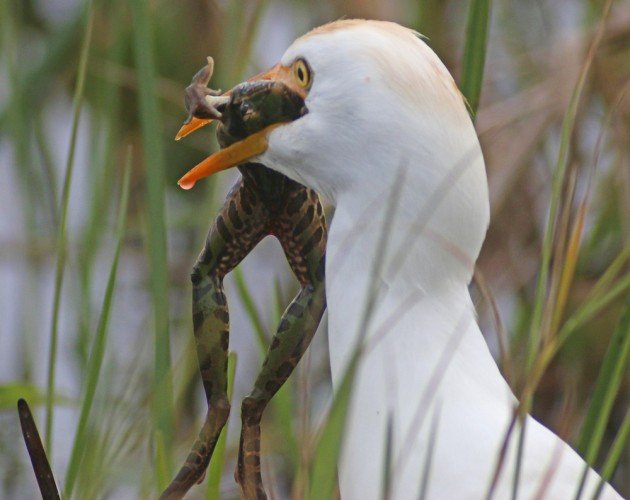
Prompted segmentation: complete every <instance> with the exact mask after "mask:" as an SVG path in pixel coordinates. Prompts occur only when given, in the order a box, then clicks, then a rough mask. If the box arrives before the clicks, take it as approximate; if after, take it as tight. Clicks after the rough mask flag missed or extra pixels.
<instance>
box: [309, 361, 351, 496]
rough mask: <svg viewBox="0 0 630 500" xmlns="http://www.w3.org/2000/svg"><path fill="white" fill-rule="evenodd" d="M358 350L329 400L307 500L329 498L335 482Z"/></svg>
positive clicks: (315, 455) (332, 492)
mask: <svg viewBox="0 0 630 500" xmlns="http://www.w3.org/2000/svg"><path fill="white" fill-rule="evenodd" d="M360 353H361V349H355V352H354V355H353V356H352V359H351V360H350V363H349V365H348V368H347V370H346V372H345V374H344V376H343V379H342V381H341V384H340V386H339V389H338V391H337V393H336V394H335V397H334V399H333V403H332V407H331V409H330V414H329V416H328V420H327V422H326V425H325V426H324V429H323V431H322V434H321V436H320V438H319V442H318V443H317V448H316V450H315V454H314V459H313V472H312V473H311V489H310V491H309V495H308V499H309V500H321V499H329V498H333V494H334V491H335V486H336V484H337V462H338V460H339V454H340V453H341V445H342V443H343V435H344V429H345V426H346V421H347V418H346V417H347V415H348V409H349V406H350V397H351V396H352V386H353V383H354V377H355V374H356V371H357V366H358V363H359V358H360Z"/></svg>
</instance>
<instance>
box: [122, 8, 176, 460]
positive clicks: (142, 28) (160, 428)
mask: <svg viewBox="0 0 630 500" xmlns="http://www.w3.org/2000/svg"><path fill="white" fill-rule="evenodd" d="M131 8H132V13H133V26H134V30H133V38H134V45H135V50H134V52H135V54H134V55H135V62H136V68H137V70H138V80H139V84H138V99H139V103H140V125H141V129H142V145H143V155H144V165H145V175H146V183H147V186H146V187H147V202H148V212H149V213H148V218H147V224H148V228H147V231H148V243H147V247H148V251H149V265H150V272H151V292H152V296H153V297H152V298H153V320H154V329H155V368H154V380H153V398H154V402H153V405H154V407H153V410H154V424H155V431H156V432H158V433H159V434H160V435H161V436H162V439H163V440H164V441H163V442H164V451H165V454H166V459H167V466H168V468H169V470H170V468H171V463H170V461H171V448H172V434H173V423H174V418H173V389H172V381H171V372H170V364H171V361H170V345H169V315H168V273H167V271H168V269H167V265H168V262H167V255H166V224H165V216H164V152H163V150H162V143H161V139H160V128H159V127H160V124H161V123H162V118H161V113H160V109H159V105H158V100H157V97H156V92H155V78H156V69H155V58H154V53H153V33H152V24H151V16H150V13H149V8H148V5H147V1H146V0H133V1H132V2H131Z"/></svg>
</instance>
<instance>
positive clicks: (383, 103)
mask: <svg viewBox="0 0 630 500" xmlns="http://www.w3.org/2000/svg"><path fill="white" fill-rule="evenodd" d="M298 59H303V60H304V61H305V62H306V64H308V66H309V67H310V69H311V73H312V85H311V87H310V89H309V90H308V93H307V95H306V101H305V102H306V106H307V108H308V113H307V114H306V115H305V116H303V117H301V118H299V119H297V120H295V121H293V122H290V123H287V124H283V125H281V126H276V127H275V128H273V129H270V132H269V135H268V144H267V142H266V139H264V140H258V139H257V141H258V142H256V143H255V144H256V147H257V148H261V149H259V150H257V151H263V150H264V149H265V148H266V150H265V151H264V152H263V153H262V154H260V155H259V156H258V157H257V158H258V160H259V161H261V162H262V163H264V164H265V165H267V166H268V167H270V168H273V169H275V170H278V171H279V172H282V173H283V174H285V175H287V176H289V177H291V178H293V179H295V180H297V181H299V182H301V183H303V184H306V185H307V186H310V187H312V188H314V189H316V190H317V191H319V193H320V194H322V195H324V196H325V197H326V198H328V200H329V201H330V202H331V203H332V204H333V205H334V206H335V214H334V218H333V220H332V224H331V227H330V234H329V237H328V247H327V263H326V290H327V297H328V311H329V343H330V358H331V369H332V376H333V384H334V385H335V386H338V384H339V383H340V381H341V377H342V376H343V374H344V372H345V369H346V367H347V364H348V361H349V359H350V357H351V355H352V353H353V351H354V349H355V347H356V346H357V344H358V342H359V341H360V340H361V341H363V342H364V347H365V353H364V355H363V356H362V358H361V362H360V367H359V370H358V372H357V377H356V380H355V386H354V390H353V395H352V403H351V409H350V414H349V420H348V424H347V429H346V433H345V441H344V443H343V456H342V460H341V464H340V487H341V496H342V498H343V499H344V500H355V499H356V500H371V499H375V500H376V499H380V498H381V497H382V484H381V482H382V479H383V477H384V474H383V467H384V464H385V455H386V449H385V448H386V447H385V444H386V431H387V423H388V421H389V420H390V419H391V424H392V426H391V429H392V433H393V455H392V456H393V465H394V468H393V478H392V488H393V491H392V492H391V493H392V494H391V498H394V499H400V500H406V499H412V498H418V497H419V494H420V488H421V484H424V485H425V487H426V490H425V492H424V493H425V494H426V496H427V497H429V498H438V499H451V498H452V499H467V498H470V499H478V498H485V497H486V494H487V492H488V488H489V485H490V483H491V480H492V476H493V473H494V471H495V468H496V464H497V460H498V459H499V453H500V449H501V445H502V443H503V440H504V436H505V435H506V431H507V428H508V425H509V423H510V421H511V418H512V413H513V409H514V407H515V404H516V399H515V397H514V395H513V394H512V392H511V390H510V388H509V387H508V384H507V383H506V382H505V380H504V379H503V377H502V376H501V374H500V372H499V370H498V368H497V366H496V364H495V362H494V360H493V358H492V356H491V355H490V352H489V350H488V347H487V345H486V343H485V341H484V339H483V336H482V334H481V332H480V331H479V328H478V326H477V323H476V318H475V311H474V308H473V305H472V302H471V299H470V295H469V292H468V288H467V286H468V284H469V282H470V279H471V277H472V272H473V267H474V262H475V260H476V259H477V256H478V254H479V250H480V248H481V244H482V242H483V240H484V237H485V233H486V229H487V227H488V220H489V207H488V192H487V182H486V174H485V166H484V161H483V156H482V153H481V149H480V146H479V142H478V139H477V136H476V134H475V130H474V128H473V125H472V123H471V120H470V118H469V116H468V113H467V110H466V107H465V104H464V100H463V98H462V96H461V94H460V92H459V90H458V89H457V87H456V85H455V83H454V81H453V79H452V77H451V76H450V75H449V73H448V71H447V70H446V68H445V67H444V65H443V64H442V63H441V62H440V60H439V59H438V58H437V56H436V55H435V54H434V53H433V52H432V51H431V50H430V49H429V48H428V46H427V45H426V44H425V43H424V42H423V41H422V40H421V39H420V38H419V37H418V36H417V35H416V34H415V33H414V32H412V31H411V30H408V29H406V28H403V27H401V26H399V25H396V24H393V23H386V22H379V21H352V20H351V21H339V22H336V23H332V24H330V25H326V26H323V27H321V28H317V29H315V30H313V31H312V32H310V33H308V34H307V35H305V36H304V37H302V38H300V39H298V40H297V41H296V42H295V43H294V44H293V45H292V46H291V47H290V48H289V49H288V50H287V51H286V53H285V54H284V56H283V58H282V60H281V63H280V65H279V66H277V67H275V68H274V69H273V70H272V71H271V72H269V73H268V75H273V74H275V75H286V74H287V72H286V68H290V67H291V66H292V65H293V64H294V62H295V61H296V60H298ZM265 78H270V76H267V77H265ZM283 78H286V76H285V77H283ZM287 81H289V82H290V80H287ZM260 137H263V135H261V136H260ZM264 137H266V136H264ZM244 142H245V141H244ZM243 150H246V148H243ZM246 157H247V156H246V155H245V154H244V155H242V156H241V157H239V158H246ZM226 158H227V156H226ZM230 161H231V163H230V162H227V161H225V160H224V159H223V157H220V160H219V161H215V163H212V162H210V163H208V165H210V164H212V165H214V166H213V167H212V169H210V168H205V167H204V168H205V170H204V169H200V170H199V171H201V172H204V173H203V174H202V175H207V173H208V172H210V171H211V170H212V171H216V170H218V169H221V168H226V167H227V166H230V165H231V164H233V163H234V162H235V161H237V160H230ZM239 161H240V160H239ZM219 167H220V168H219ZM195 175H197V174H195ZM197 177H199V175H197ZM182 185H184V186H185V187H190V186H192V183H190V182H188V181H186V180H185V181H184V182H183V183H182ZM366 314H367V316H366ZM366 318H367V322H366V323H365V324H367V327H366V328H362V325H363V324H364V320H365V319H366ZM526 428H527V432H526V434H525V436H526V438H525V445H524V454H523V463H522V467H521V476H520V483H519V489H518V491H519V498H534V497H535V498H538V497H540V496H542V497H544V498H550V499H564V498H573V497H574V496H575V493H576V490H577V487H578V484H579V482H580V479H581V477H582V473H583V471H584V470H585V467H586V466H585V463H584V461H583V460H582V459H581V458H580V457H579V456H578V455H577V453H575V452H574V451H573V450H572V449H571V448H570V447H569V446H568V445H567V444H566V443H564V442H563V441H562V440H561V439H559V438H558V437H557V436H556V435H555V434H553V433H552V432H551V431H549V430H548V429H547V428H545V427H544V426H543V425H541V424H540V423H538V422H536V421H535V420H534V419H532V418H531V417H528V418H527V425H526ZM518 436H519V429H518V428H517V429H515V431H514V432H513V433H512V438H511V440H510V442H509V447H508V451H507V454H506V457H505V461H504V465H503V467H502V472H501V475H500V476H499V478H498V481H497V484H496V489H495V492H494V498H511V495H512V480H513V472H514V470H515V454H516V449H517V440H518ZM430 450H433V452H432V455H431V456H429V451H430ZM428 462H430V469H427V467H428V465H427V463H428ZM427 470H428V473H427V477H428V481H426V482H424V483H423V480H422V477H423V474H424V473H425V471H427ZM598 482H599V477H598V476H597V474H596V473H595V472H594V471H592V470H589V471H588V474H587V481H586V486H585V488H584V498H590V497H591V495H592V493H593V491H594V490H595V488H596V487H597V485H598ZM602 497H603V498H619V495H617V493H616V492H615V491H614V490H613V489H612V488H611V487H610V486H608V485H606V486H605V487H604V490H603V492H602Z"/></svg>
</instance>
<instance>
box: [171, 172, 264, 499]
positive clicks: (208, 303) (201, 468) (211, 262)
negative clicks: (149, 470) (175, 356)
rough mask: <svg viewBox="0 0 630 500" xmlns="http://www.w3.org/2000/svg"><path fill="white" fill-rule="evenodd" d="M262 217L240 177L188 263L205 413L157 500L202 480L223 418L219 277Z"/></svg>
mask: <svg viewBox="0 0 630 500" xmlns="http://www.w3.org/2000/svg"><path fill="white" fill-rule="evenodd" d="M267 218H268V216H267V211H266V208H265V207H264V205H262V204H261V203H260V201H259V200H258V197H257V196H256V194H255V193H253V192H252V191H251V190H250V189H249V188H247V187H246V186H245V185H244V183H243V180H242V179H241V180H240V181H239V182H238V183H237V184H236V185H235V186H234V187H233V189H232V191H231V192H230V194H228V197H227V199H226V202H225V204H224V205H223V208H222V210H221V212H220V214H219V215H218V217H217V218H216V219H215V222H214V224H213V226H212V228H211V229H210V232H209V233H208V237H207V239H206V243H205V246H204V248H203V250H202V252H201V254H200V255H199V257H198V259H197V262H196V263H195V265H194V267H193V271H192V274H191V280H192V284H193V327H194V333H195V341H196V349H197V358H198V362H199V370H200V372H201V379H202V382H203V389H204V392H205V397H206V401H207V403H208V412H207V414H206V419H205V422H204V424H203V427H202V429H201V432H200V433H199V437H198V438H197V440H196V441H195V443H194V445H193V447H192V449H191V451H190V453H189V455H188V457H187V458H186V462H185V463H184V465H183V466H182V468H181V469H180V471H179V472H178V474H177V476H176V477H175V479H173V481H172V482H171V484H170V485H169V486H168V487H167V489H166V490H165V491H164V493H162V496H161V497H160V498H161V499H175V498H182V497H183V496H184V494H185V493H186V492H187V491H188V490H189V489H190V488H191V487H192V486H193V485H194V484H195V483H196V482H200V481H201V480H202V479H203V476H204V474H205V471H206V468H207V466H208V463H209V462H210V458H211V456H212V453H213V451H214V447H215V446H216V443H217V440H218V439H219V435H220V433H221V430H222V429H223V427H224V425H225V423H226V422H227V419H228V416H229V412H230V402H229V401H228V397H227V353H228V342H229V314H228V306H227V301H226V297H225V293H224V291H223V278H224V277H225V275H226V274H227V273H228V272H230V271H231V270H232V269H233V268H234V267H235V266H236V265H238V263H239V262H241V260H243V258H245V256H246V255H247V254H249V252H250V251H251V250H252V248H254V246H256V244H257V243H258V242H259V241H260V240H261V239H262V237H263V236H265V235H266V232H265V227H266V220H267Z"/></svg>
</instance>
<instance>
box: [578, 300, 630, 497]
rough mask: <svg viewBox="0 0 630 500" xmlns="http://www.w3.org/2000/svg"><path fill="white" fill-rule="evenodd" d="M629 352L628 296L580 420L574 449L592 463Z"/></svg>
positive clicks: (629, 313) (581, 487)
mask: <svg viewBox="0 0 630 500" xmlns="http://www.w3.org/2000/svg"><path fill="white" fill-rule="evenodd" d="M629 354H630V296H629V297H628V299H627V300H626V310H625V311H624V314H623V315H622V317H621V319H620V320H619V324H618V325H617V329H616V330H615V332H614V333H613V336H612V338H611V339H610V345H609V346H608V351H607V352H606V356H605V358H604V362H603V364H602V367H601V370H600V372H599V376H598V377H597V383H596V385H595V392H594V394H593V399H592V401H591V404H590V406H589V409H588V413H587V414H586V419H585V420H584V426H583V427H582V432H581V433H580V438H579V440H578V444H577V449H578V451H579V452H580V453H581V454H582V455H583V456H584V458H585V460H586V463H587V464H588V465H591V466H593V465H594V464H595V461H596V460H597V455H598V453H599V449H600V446H601V443H602V439H603V437H604V431H605V430H606V424H607V423H608V418H609V417H610V412H611V411H612V406H613V403H614V401H615V398H616V396H617V393H618V391H619V387H620V386H621V380H622V377H623V374H624V372H625V371H626V370H627V366H628V365H627V363H628V355H629ZM588 465H587V466H586V468H585V469H584V474H583V475H582V479H581V481H580V485H579V487H578V491H577V493H576V498H580V495H581V494H582V489H583V488H584V483H585V482H586V475H587V473H588Z"/></svg>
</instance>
